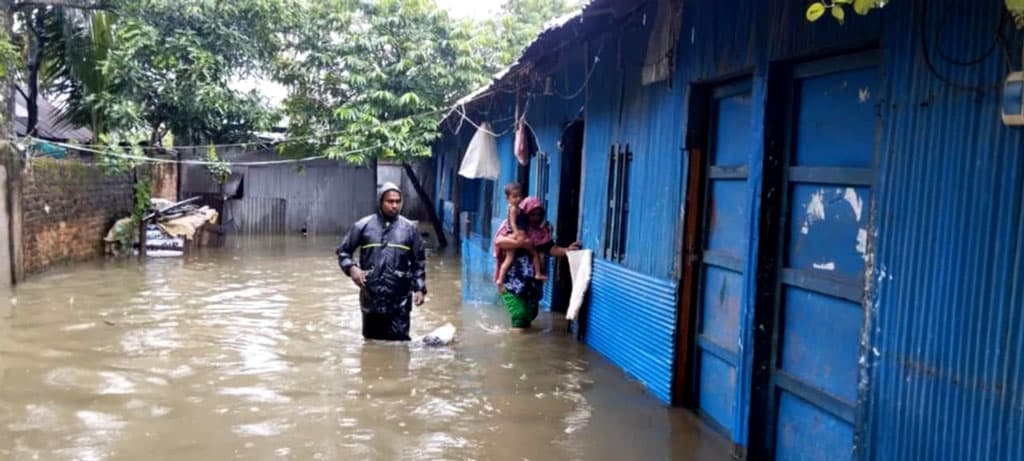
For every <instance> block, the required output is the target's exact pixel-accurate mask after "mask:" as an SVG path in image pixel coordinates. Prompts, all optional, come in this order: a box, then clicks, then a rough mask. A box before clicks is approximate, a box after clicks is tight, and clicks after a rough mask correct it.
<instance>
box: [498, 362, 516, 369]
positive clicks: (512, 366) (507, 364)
mask: <svg viewBox="0 0 1024 461" xmlns="http://www.w3.org/2000/svg"><path fill="white" fill-rule="evenodd" d="M501 367H502V368H504V369H506V370H511V369H513V368H515V365H513V364H511V363H506V364H504V365H502V366H501Z"/></svg>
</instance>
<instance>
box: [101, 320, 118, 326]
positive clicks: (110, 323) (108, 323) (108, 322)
mask: <svg viewBox="0 0 1024 461" xmlns="http://www.w3.org/2000/svg"><path fill="white" fill-rule="evenodd" d="M103 323H105V324H107V326H108V327H112V326H114V325H117V324H116V323H114V322H111V321H110V320H107V319H103Z"/></svg>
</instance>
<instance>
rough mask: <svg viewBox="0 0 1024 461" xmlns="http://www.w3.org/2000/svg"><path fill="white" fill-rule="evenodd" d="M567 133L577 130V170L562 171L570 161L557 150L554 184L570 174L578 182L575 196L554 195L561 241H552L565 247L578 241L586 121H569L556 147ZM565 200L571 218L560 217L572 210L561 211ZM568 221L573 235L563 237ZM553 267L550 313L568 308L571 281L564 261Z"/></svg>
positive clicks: (558, 259) (567, 169)
mask: <svg viewBox="0 0 1024 461" xmlns="http://www.w3.org/2000/svg"><path fill="white" fill-rule="evenodd" d="M577 126H578V127H577ZM570 130H579V142H578V143H577V145H576V146H575V147H576V150H577V152H576V154H575V156H576V157H577V159H578V160H577V161H576V167H577V169H576V170H573V169H570V168H566V167H567V166H568V165H569V164H570V163H572V160H571V158H570V156H569V155H566V153H567V150H565V149H564V148H563V149H560V150H561V152H559V159H558V162H559V165H558V167H559V168H558V183H557V184H558V185H559V187H562V184H563V180H564V179H565V178H566V176H569V177H571V176H572V175H576V176H577V177H578V178H579V179H578V181H579V185H578V186H577V191H576V192H577V194H576V197H569V195H571V194H569V195H565V194H562V193H559V194H558V205H557V210H555V231H556V232H557V233H558V234H559V237H560V240H561V242H556V243H557V244H559V245H569V244H571V243H572V242H574V241H576V240H577V239H578V238H579V234H580V227H579V223H580V216H581V215H582V213H583V196H582V191H583V156H584V150H583V140H584V139H585V138H586V121H584V119H583V118H577V119H574V120H572V121H570V122H569V123H566V124H565V127H564V129H563V130H562V134H561V136H559V138H558V142H559V146H560V147H562V146H565V139H566V136H568V135H569V133H570ZM548 184H549V185H550V184H551V181H550V172H549V179H548ZM563 190H564V189H563ZM568 200H574V201H575V203H576V209H575V210H574V215H572V216H563V213H566V212H569V211H573V210H563V208H564V207H565V206H566V205H567V202H568ZM570 220H571V221H573V223H574V225H575V227H576V229H575V232H574V233H572V235H571V236H570V235H567V234H566V233H564V232H563V229H564V226H563V224H565V223H567V222H569V221H570ZM553 265H554V266H555V267H554V268H552V269H550V270H552V271H553V272H554V275H555V280H553V281H552V282H554V283H557V285H554V286H553V287H552V293H551V298H552V299H551V310H553V311H558V312H562V311H563V309H564V307H567V306H568V302H569V292H571V290H572V280H571V278H570V275H569V262H568V261H567V260H565V259H562V258H555V260H554V264H553ZM560 277H565V278H560ZM562 301H564V306H560V305H561V304H563V303H562Z"/></svg>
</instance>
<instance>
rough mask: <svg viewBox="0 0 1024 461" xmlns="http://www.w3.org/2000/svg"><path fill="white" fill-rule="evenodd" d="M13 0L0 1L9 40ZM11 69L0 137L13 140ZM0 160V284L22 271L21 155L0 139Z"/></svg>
mask: <svg viewBox="0 0 1024 461" xmlns="http://www.w3.org/2000/svg"><path fill="white" fill-rule="evenodd" d="M13 8H14V2H13V0H0V40H2V41H5V42H7V43H10V42H11V41H12V40H11V38H12V37H11V25H12V24H14V18H13V11H14V9H13ZM13 90H14V72H13V71H11V70H10V69H8V71H7V72H4V75H3V77H2V78H0V140H7V139H13V138H14V136H15V134H16V133H15V131H14V93H13ZM0 159H2V163H0V164H2V165H3V167H5V168H6V169H7V183H6V184H0V187H6V188H7V203H0V212H2V213H6V214H7V218H8V221H7V222H8V228H7V232H8V234H7V237H8V240H7V242H0V244H5V245H8V257H9V260H8V261H2V263H6V264H9V266H10V275H11V277H10V280H0V286H5V285H7V284H12V285H13V284H15V283H18V282H19V281H20V280H21V278H22V273H21V268H22V265H21V156H20V155H19V154H18V151H17V150H16V149H14V148H13V145H12V144H11V143H8V142H0Z"/></svg>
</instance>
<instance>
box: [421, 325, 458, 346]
mask: <svg viewBox="0 0 1024 461" xmlns="http://www.w3.org/2000/svg"><path fill="white" fill-rule="evenodd" d="M454 340H455V326H454V325H452V324H451V323H446V324H444V326H442V327H440V328H438V329H436V330H434V331H432V332H430V334H428V335H426V336H424V337H423V343H424V344H426V345H428V346H447V345H449V344H451V343H452V341H454Z"/></svg>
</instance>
